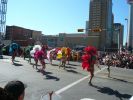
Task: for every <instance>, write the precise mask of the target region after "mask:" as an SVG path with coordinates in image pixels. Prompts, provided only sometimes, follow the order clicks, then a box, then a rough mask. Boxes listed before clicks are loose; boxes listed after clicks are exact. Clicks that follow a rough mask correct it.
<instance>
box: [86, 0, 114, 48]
mask: <svg viewBox="0 0 133 100" xmlns="http://www.w3.org/2000/svg"><path fill="white" fill-rule="evenodd" d="M98 29H99V31H95V30H98ZM111 29H112V0H90V9H89V33H88V35H89V36H97V38H95V39H94V40H96V41H95V44H97V46H98V47H97V48H98V49H99V50H103V48H110V47H111V37H112V31H111Z"/></svg>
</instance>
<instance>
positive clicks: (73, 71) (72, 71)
mask: <svg viewBox="0 0 133 100" xmlns="http://www.w3.org/2000/svg"><path fill="white" fill-rule="evenodd" d="M65 70H66V71H67V72H71V73H74V74H80V73H79V72H77V71H75V70H70V69H65Z"/></svg>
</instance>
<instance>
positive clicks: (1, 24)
mask: <svg viewBox="0 0 133 100" xmlns="http://www.w3.org/2000/svg"><path fill="white" fill-rule="evenodd" d="M6 12H7V0H0V42H1V41H2V39H3V38H4V36H5V32H6Z"/></svg>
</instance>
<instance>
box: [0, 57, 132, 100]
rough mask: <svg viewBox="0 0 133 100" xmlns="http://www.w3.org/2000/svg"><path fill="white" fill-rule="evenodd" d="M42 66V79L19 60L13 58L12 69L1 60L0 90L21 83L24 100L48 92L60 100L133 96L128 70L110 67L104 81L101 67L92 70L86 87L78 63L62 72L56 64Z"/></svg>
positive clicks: (122, 99)
mask: <svg viewBox="0 0 133 100" xmlns="http://www.w3.org/2000/svg"><path fill="white" fill-rule="evenodd" d="M32 62H33V61H32ZM46 62H47V64H46V75H42V74H41V73H40V72H38V71H37V70H36V69H35V68H33V67H32V65H30V64H29V63H28V62H27V61H26V60H23V59H22V58H16V62H15V65H12V64H11V59H10V57H9V56H4V59H0V86H1V87H4V85H5V84H6V83H7V82H8V81H10V80H16V79H17V80H21V81H23V82H24V83H25V84H26V85H27V88H26V95H25V100H40V97H41V95H46V94H47V92H49V91H52V90H53V91H55V93H56V94H57V95H59V96H57V95H56V96H55V97H58V98H60V99H61V100H83V99H84V100H85V98H88V99H86V100H129V98H130V97H131V96H132V95H133V70H131V69H130V70H129V69H121V68H114V67H112V68H111V77H110V78H108V77H107V74H108V73H107V69H106V67H105V66H101V70H99V69H98V68H97V67H95V68H96V69H95V77H94V79H93V81H92V83H93V86H89V85H88V80H89V78H88V77H89V76H88V73H87V72H86V71H83V70H82V68H81V63H78V62H70V65H66V69H65V70H64V69H63V68H60V69H59V67H58V64H59V62H58V61H53V65H50V64H48V61H46ZM39 67H40V66H39ZM45 97H46V96H45ZM56 100H57V99H56ZM58 100H59V99H58Z"/></svg>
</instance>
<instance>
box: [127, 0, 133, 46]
mask: <svg viewBox="0 0 133 100" xmlns="http://www.w3.org/2000/svg"><path fill="white" fill-rule="evenodd" d="M128 3H129V5H130V14H129V25H128V26H129V29H128V30H129V31H128V46H129V47H132V48H133V0H128Z"/></svg>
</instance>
